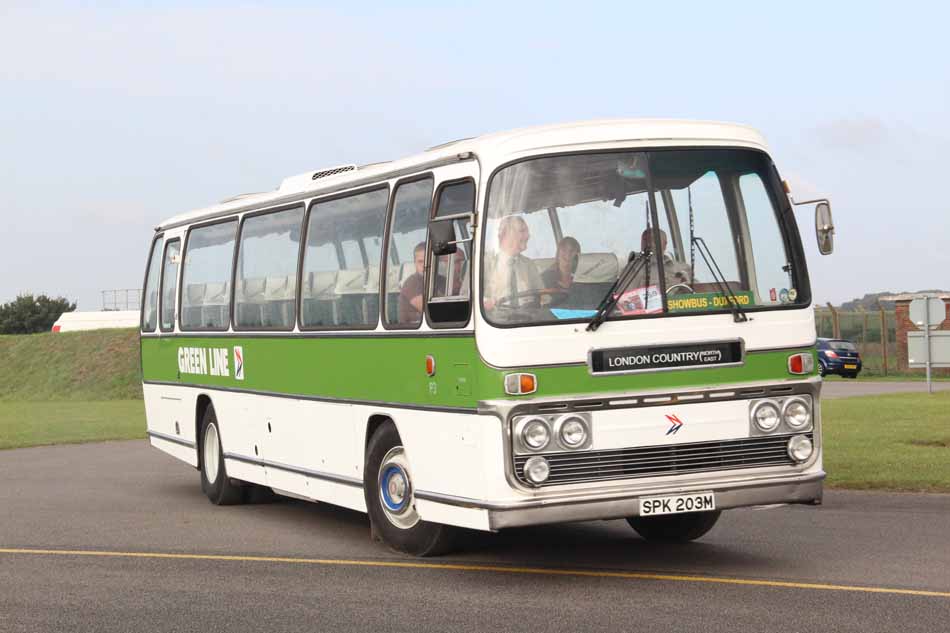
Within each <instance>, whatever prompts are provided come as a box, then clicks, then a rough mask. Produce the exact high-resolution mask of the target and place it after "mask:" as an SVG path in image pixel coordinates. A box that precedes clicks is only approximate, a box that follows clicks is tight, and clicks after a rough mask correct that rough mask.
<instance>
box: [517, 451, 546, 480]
mask: <svg viewBox="0 0 950 633" xmlns="http://www.w3.org/2000/svg"><path fill="white" fill-rule="evenodd" d="M550 474H551V467H550V466H549V465H548V460H546V459H544V458H543V457H541V456H540V455H535V456H534V457H531V458H529V459H528V461H526V462H525V463H524V476H525V477H526V478H527V479H528V481H530V482H531V483H535V484H542V483H544V482H545V481H547V480H548V476H550Z"/></svg>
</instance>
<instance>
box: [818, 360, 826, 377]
mask: <svg viewBox="0 0 950 633" xmlns="http://www.w3.org/2000/svg"><path fill="white" fill-rule="evenodd" d="M827 374H828V368H827V367H825V364H824V363H822V362H819V363H818V375H819V376H821V377H822V378H824V377H825V376H826V375H827Z"/></svg>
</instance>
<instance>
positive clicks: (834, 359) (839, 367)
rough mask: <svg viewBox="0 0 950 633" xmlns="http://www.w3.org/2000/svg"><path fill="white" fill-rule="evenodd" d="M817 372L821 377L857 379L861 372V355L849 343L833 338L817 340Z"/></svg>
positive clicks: (852, 344)
mask: <svg viewBox="0 0 950 633" xmlns="http://www.w3.org/2000/svg"><path fill="white" fill-rule="evenodd" d="M817 349H818V372H819V373H820V374H821V375H822V376H826V375H828V374H838V375H839V376H844V377H845V378H857V377H858V374H859V373H860V372H861V354H859V353H858V348H857V347H855V346H854V343H852V342H851V341H842V340H840V339H833V338H820V339H818V346H817Z"/></svg>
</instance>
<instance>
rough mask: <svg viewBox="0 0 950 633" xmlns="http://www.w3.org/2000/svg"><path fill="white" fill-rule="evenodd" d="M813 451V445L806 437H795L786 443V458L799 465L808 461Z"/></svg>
mask: <svg viewBox="0 0 950 633" xmlns="http://www.w3.org/2000/svg"><path fill="white" fill-rule="evenodd" d="M814 450H815V445H814V444H812V441H811V439H810V438H809V437H808V436H807V435H795V436H794V437H792V439H790V440H789V441H788V456H789V457H791V458H792V459H794V460H795V461H796V462H798V463H799V464H801V463H802V462H806V461H808V458H809V457H811V454H812V452H814Z"/></svg>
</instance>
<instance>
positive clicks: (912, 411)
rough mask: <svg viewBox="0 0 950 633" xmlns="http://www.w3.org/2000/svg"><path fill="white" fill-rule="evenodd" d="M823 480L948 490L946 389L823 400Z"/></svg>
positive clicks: (949, 406) (949, 401)
mask: <svg viewBox="0 0 950 633" xmlns="http://www.w3.org/2000/svg"><path fill="white" fill-rule="evenodd" d="M821 412H822V433H823V440H824V464H825V471H827V473H828V480H827V483H828V485H829V486H831V487H835V488H854V489H880V490H903V491H920V492H950V392H940V393H934V394H930V395H928V394H920V393H900V394H890V395H882V396H864V397H858V398H842V399H836V400H823V401H822V403H821Z"/></svg>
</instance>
